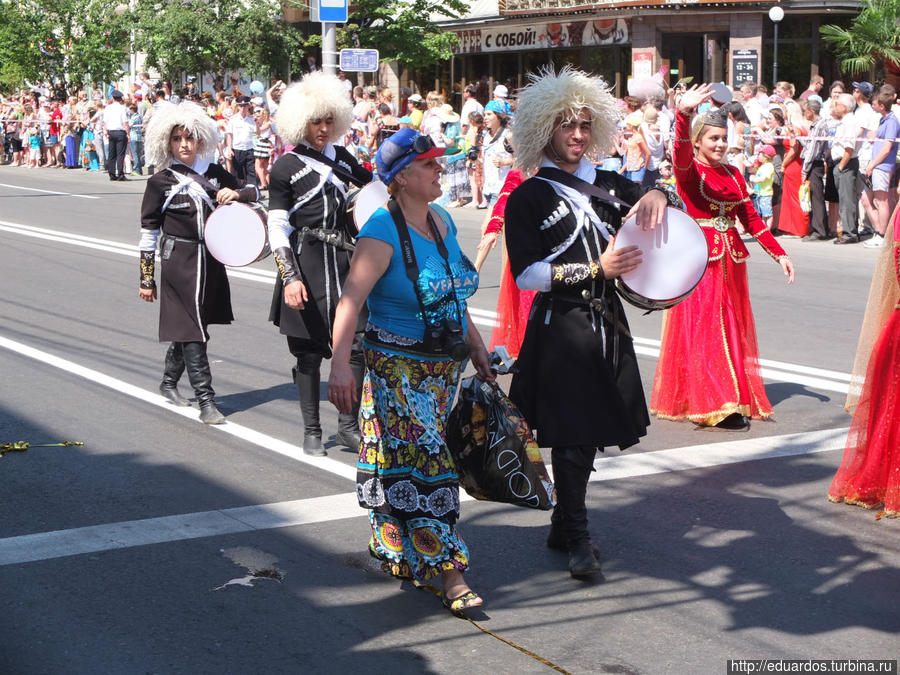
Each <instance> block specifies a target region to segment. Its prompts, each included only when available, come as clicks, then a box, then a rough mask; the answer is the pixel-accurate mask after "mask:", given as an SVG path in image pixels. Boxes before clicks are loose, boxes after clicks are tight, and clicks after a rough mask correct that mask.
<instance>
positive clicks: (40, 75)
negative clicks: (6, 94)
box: [0, 0, 129, 86]
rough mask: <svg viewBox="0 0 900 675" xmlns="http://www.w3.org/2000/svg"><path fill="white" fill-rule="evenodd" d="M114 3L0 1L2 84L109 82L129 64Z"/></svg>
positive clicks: (119, 9)
mask: <svg viewBox="0 0 900 675" xmlns="http://www.w3.org/2000/svg"><path fill="white" fill-rule="evenodd" d="M123 9H124V8H123V7H122V6H121V5H120V3H119V1H118V0H44V1H42V2H36V1H34V0H23V1H21V2H10V1H7V0H0V81H2V82H3V83H5V84H6V85H13V86H15V85H21V84H22V82H23V80H24V79H29V80H51V79H54V78H59V79H62V80H65V81H67V82H70V83H75V84H79V85H80V84H84V83H86V82H90V81H102V82H108V81H110V80H112V79H116V78H118V77H119V76H120V75H121V74H122V73H123V72H124V70H125V68H126V64H127V63H128V49H129V38H128V29H127V25H126V24H125V18H124V16H123V11H122V10H123Z"/></svg>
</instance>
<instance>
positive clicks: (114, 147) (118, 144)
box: [106, 131, 128, 178]
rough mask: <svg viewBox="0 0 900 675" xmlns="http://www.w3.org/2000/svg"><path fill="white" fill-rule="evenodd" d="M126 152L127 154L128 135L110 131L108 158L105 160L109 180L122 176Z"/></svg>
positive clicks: (122, 132)
mask: <svg viewBox="0 0 900 675" xmlns="http://www.w3.org/2000/svg"><path fill="white" fill-rule="evenodd" d="M126 152H128V134H126V133H125V132H124V131H110V132H109V157H107V158H106V170H107V171H108V172H109V177H110V178H118V177H119V176H123V175H124V173H123V169H124V167H125V153H126Z"/></svg>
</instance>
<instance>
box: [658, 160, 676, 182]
mask: <svg viewBox="0 0 900 675" xmlns="http://www.w3.org/2000/svg"><path fill="white" fill-rule="evenodd" d="M656 183H657V184H658V185H671V186H672V187H675V174H674V173H672V162H670V161H669V160H667V159H664V160H663V161H661V162H660V163H659V178H657V179H656Z"/></svg>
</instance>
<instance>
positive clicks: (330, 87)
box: [275, 70, 353, 145]
mask: <svg viewBox="0 0 900 675" xmlns="http://www.w3.org/2000/svg"><path fill="white" fill-rule="evenodd" d="M327 117H332V118H333V119H334V134H333V135H332V137H331V138H329V139H328V140H329V141H330V142H332V143H333V142H334V141H336V140H338V139H339V138H341V137H342V136H343V135H344V134H346V133H347V131H349V129H350V122H351V121H352V119H353V103H352V102H351V101H350V97H349V96H348V95H347V88H346V87H345V86H344V83H343V82H341V81H340V80H339V79H338V78H337V77H336V76H334V75H328V74H326V73H324V72H322V71H321V70H316V71H313V72H312V73H310V74H309V75H307V76H306V77H304V78H303V79H302V80H300V82H295V83H294V84H292V85H291V86H289V87H288V88H287V89H285V91H284V93H283V94H282V95H281V101H279V103H278V112H277V113H276V114H275V124H276V126H277V127H278V134H279V135H280V136H281V138H282V139H284V141H285V142H286V143H289V144H291V145H297V144H298V143H299V142H300V141H301V140H303V138H304V136H306V127H307V125H308V124H309V122H311V121H312V120H315V119H325V118H327Z"/></svg>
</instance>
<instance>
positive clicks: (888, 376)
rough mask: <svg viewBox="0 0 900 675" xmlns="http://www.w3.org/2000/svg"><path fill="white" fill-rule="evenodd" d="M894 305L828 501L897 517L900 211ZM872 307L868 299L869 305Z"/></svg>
mask: <svg viewBox="0 0 900 675" xmlns="http://www.w3.org/2000/svg"><path fill="white" fill-rule="evenodd" d="M893 230H894V236H893V237H892V240H893V244H894V246H893V254H894V255H893V264H894V269H893V272H894V274H895V276H894V282H895V285H894V286H893V288H890V289H889V293H891V294H893V297H894V299H895V301H896V303H895V306H894V310H893V311H892V312H891V313H890V315H889V317H888V319H887V322H886V323H885V324H884V328H883V329H882V330H881V333H880V334H879V337H878V341H877V342H876V343H875V346H874V348H873V349H872V354H871V356H870V357H869V365H868V367H867V368H866V380H865V384H864V385H863V388H862V392H861V393H860V396H859V402H858V403H857V406H856V412H855V413H854V415H853V422H852V423H851V424H850V433H849V434H848V436H847V447H846V449H845V450H844V458H843V460H842V461H841V466H840V468H839V469H838V471H837V474H835V477H834V480H833V481H832V483H831V487H830V488H829V490H828V498H829V499H830V500H831V501H833V502H839V501H844V502H846V503H848V504H856V505H858V506H862V507H865V508H867V509H872V508H876V507H878V506H880V505H881V504H884V510H885V513H886V514H887V515H889V516H895V517H896V516H900V208H898V209H895V211H894V218H893ZM870 302H871V300H870Z"/></svg>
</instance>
